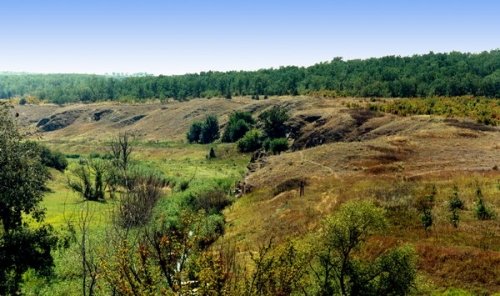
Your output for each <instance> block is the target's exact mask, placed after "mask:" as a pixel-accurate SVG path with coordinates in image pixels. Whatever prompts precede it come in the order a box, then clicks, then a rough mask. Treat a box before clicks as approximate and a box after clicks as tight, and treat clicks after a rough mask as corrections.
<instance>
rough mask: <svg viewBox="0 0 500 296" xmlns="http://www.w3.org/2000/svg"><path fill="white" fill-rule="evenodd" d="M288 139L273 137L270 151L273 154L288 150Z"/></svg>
mask: <svg viewBox="0 0 500 296" xmlns="http://www.w3.org/2000/svg"><path fill="white" fill-rule="evenodd" d="M288 148H289V145H288V140H287V139H286V138H278V139H273V140H271V141H270V142H269V152H271V153H272V154H280V153H281V152H283V151H286V150H288Z"/></svg>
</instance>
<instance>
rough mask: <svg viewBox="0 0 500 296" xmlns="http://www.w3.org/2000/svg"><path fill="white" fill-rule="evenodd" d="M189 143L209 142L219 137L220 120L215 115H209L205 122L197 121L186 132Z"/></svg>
mask: <svg viewBox="0 0 500 296" xmlns="http://www.w3.org/2000/svg"><path fill="white" fill-rule="evenodd" d="M186 138H187V140H188V142H189V143H200V144H209V143H212V142H213V141H215V140H217V138H219V121H218V120H217V117H216V116H215V115H208V116H207V117H205V120H204V121H203V122H199V121H195V122H193V123H192V124H191V126H190V127H189V131H188V133H187V134H186Z"/></svg>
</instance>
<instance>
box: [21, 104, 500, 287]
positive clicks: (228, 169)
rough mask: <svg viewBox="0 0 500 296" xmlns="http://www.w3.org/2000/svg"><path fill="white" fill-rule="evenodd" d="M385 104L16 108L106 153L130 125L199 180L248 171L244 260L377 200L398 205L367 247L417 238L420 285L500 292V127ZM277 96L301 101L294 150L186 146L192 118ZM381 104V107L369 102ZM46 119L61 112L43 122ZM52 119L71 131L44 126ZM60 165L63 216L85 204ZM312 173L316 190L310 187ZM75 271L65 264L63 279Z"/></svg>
mask: <svg viewBox="0 0 500 296" xmlns="http://www.w3.org/2000/svg"><path fill="white" fill-rule="evenodd" d="M391 102H392V101H390V100H387V101H386V102H385V103H391ZM383 104H384V102H383V101H374V100H369V99H353V98H338V99H324V98H315V97H305V96H304V97H300V96H299V97H279V98H278V97H277V98H270V99H268V100H259V101H256V100H251V99H250V98H235V99H232V100H227V99H210V100H208V99H200V100H193V101H189V102H184V103H178V102H171V103H168V104H159V103H154V104H145V105H118V104H108V103H103V104H95V105H71V106H66V107H57V106H37V105H25V106H17V107H16V109H15V111H16V112H18V113H19V115H20V116H19V118H20V120H21V121H22V122H24V123H25V124H26V126H29V127H30V128H31V129H37V130H38V131H39V133H38V134H37V135H36V136H37V137H39V138H40V140H41V141H42V142H43V143H46V144H47V145H48V146H50V147H51V148H55V149H58V150H60V151H62V152H64V153H77V154H82V155H86V154H88V153H90V152H98V153H104V152H105V149H106V144H107V142H108V141H109V138H110V137H111V136H113V135H115V134H117V133H118V132H119V131H128V132H132V133H134V134H135V135H137V141H138V142H137V146H136V150H135V152H134V153H135V154H134V155H135V156H134V157H135V158H136V159H137V160H141V161H142V163H143V164H144V165H146V166H149V167H152V168H156V169H160V170H162V171H163V172H165V173H166V174H167V175H168V176H174V177H175V178H179V179H190V178H194V179H195V181H196V183H197V184H203V183H206V184H209V183H210V182H211V181H210V180H213V179H214V178H229V179H232V180H234V181H235V182H236V180H239V179H241V180H242V181H241V183H244V184H245V185H244V186H245V187H246V189H248V190H249V192H248V193H246V194H244V195H243V196H242V197H241V198H239V199H237V200H236V201H235V202H234V203H233V204H232V205H231V206H229V207H228V208H226V209H225V210H224V215H225V220H226V227H225V234H224V236H223V237H221V238H220V239H219V241H218V242H217V246H219V247H220V246H226V245H232V246H233V247H235V249H237V250H238V253H239V254H240V255H241V256H243V257H244V256H246V255H245V254H248V253H247V251H256V250H258V249H259V247H261V246H263V245H265V244H266V243H267V242H268V241H269V239H270V238H271V237H273V238H274V242H275V243H278V244H279V243H281V242H286V241H287V239H288V238H290V237H293V238H295V239H298V240H299V241H303V242H307V241H308V240H309V239H310V238H311V236H312V235H313V234H314V233H316V232H318V231H319V230H320V226H321V223H320V221H321V220H322V219H323V218H324V217H327V216H329V215H330V214H332V213H334V212H336V211H337V209H338V208H339V206H340V205H341V204H344V203H346V202H347V201H349V200H355V199H370V200H373V201H375V203H376V204H378V205H379V206H381V207H382V208H384V209H385V210H386V213H387V214H386V217H387V219H388V221H389V222H390V227H389V228H388V230H387V231H386V232H385V233H384V234H382V235H377V236H373V237H370V239H369V240H368V241H367V246H366V249H364V252H365V256H368V257H370V256H375V255H376V254H379V253H383V252H384V250H385V249H387V248H389V247H392V246H397V245H402V244H405V243H409V244H411V245H413V246H414V248H415V250H416V253H417V256H418V260H417V267H418V278H417V283H416V284H417V290H416V291H415V293H417V294H419V293H420V294H432V293H444V292H445V291H462V292H457V293H462V294H466V292H465V291H469V292H470V293H487V294H492V293H500V281H499V279H500V272H499V270H498V268H497V267H496V266H497V265H498V263H500V235H499V233H500V222H499V221H500V220H499V219H497V218H494V219H491V220H478V219H477V218H476V216H475V211H476V208H477V203H478V192H477V191H478V189H480V191H481V194H482V197H483V201H484V203H485V204H486V206H487V207H488V208H489V209H491V210H492V211H493V212H494V213H496V215H498V214H500V200H499V199H498V198H497V196H498V195H499V194H500V172H499V170H498V166H499V165H500V158H499V157H498V151H499V149H500V146H499V145H498V143H500V129H499V128H497V127H495V126H491V125H488V126H487V125H484V124H482V123H478V122H477V121H478V120H477V118H468V117H453V118H451V117H443V116H442V115H411V114H406V115H407V116H405V117H400V116H399V115H393V114H388V113H382V112H380V111H377V110H384V108H383ZM273 105H280V106H282V107H283V108H287V109H288V110H289V113H290V115H291V119H290V120H289V121H288V124H289V126H290V129H291V132H290V138H291V143H292V151H288V152H286V153H282V154H281V155H268V156H265V157H263V158H260V159H257V160H256V161H255V162H253V163H251V164H250V165H249V166H248V168H249V169H250V170H248V169H247V164H248V162H249V160H250V157H251V155H244V154H239V153H237V152H236V150H235V147H234V145H233V144H215V145H214V147H215V151H216V154H217V155H218V158H216V159H214V160H208V159H206V155H207V154H208V151H209V147H210V145H198V144H194V145H190V144H186V143H185V133H186V132H187V130H188V128H189V125H190V124H191V122H192V121H194V120H201V119H202V118H203V117H204V116H206V115H207V114H213V115H216V116H218V117H219V122H220V123H221V125H222V127H224V125H225V124H226V122H227V120H228V118H229V114H231V112H232V111H233V110H243V111H248V112H251V113H252V114H253V115H254V117H255V118H256V117H257V116H258V114H260V113H261V112H263V111H264V110H266V109H267V108H270V107H271V106H273ZM370 105H372V106H373V105H377V106H379V107H377V108H373V107H370V110H368V107H369V106H370ZM363 107H366V108H367V109H364V108H363ZM411 113H414V112H411ZM138 115H144V116H142V117H140V118H139V117H138ZM450 115H453V114H450ZM458 115H460V114H458ZM470 116H472V115H470ZM43 118H47V119H49V121H47V122H46V123H45V124H43V125H42V124H39V123H40V120H42V119H43ZM51 121H53V123H54V126H56V127H57V126H59V128H57V129H54V130H50V131H49V130H44V126H47V124H49V123H50V122H51ZM55 123H57V125H56V124H55ZM59 123H61V124H59ZM37 124H38V125H39V127H38V128H36V125H37ZM61 126H62V127H61ZM53 174H54V176H55V177H54V180H53V181H52V182H51V183H50V184H49V186H50V188H51V189H52V192H51V193H49V194H48V195H47V196H46V199H45V202H44V203H45V205H46V207H47V209H48V211H47V221H49V222H51V223H54V224H55V225H61V224H62V222H63V221H64V215H63V214H64V213H67V212H70V211H71V210H68V209H70V208H73V209H77V210H78V207H79V206H80V205H82V202H81V199H79V198H78V197H77V196H75V194H74V193H73V192H71V191H69V189H67V188H66V186H65V178H66V174H67V173H66V174H60V173H57V172H53ZM301 182H303V183H304V184H305V188H304V196H299V191H300V183H301ZM167 192H169V191H167ZM455 193H457V194H458V196H459V197H460V199H461V200H463V201H464V202H465V207H464V208H463V209H462V210H459V211H458V215H459V222H458V224H457V225H458V227H454V226H453V224H452V222H451V221H450V215H451V212H450V210H449V205H450V196H453V195H454V194H455ZM170 194H171V193H167V199H168V196H171V195H170ZM430 195H432V196H433V198H432V201H431V202H430V203H429V205H430V206H431V215H432V220H433V222H432V225H431V226H430V227H428V229H425V227H424V225H423V222H422V219H421V215H422V213H421V211H420V207H421V205H422V204H423V203H424V202H425V199H426V198H427V197H428V196H430ZM112 207H113V202H112V201H110V202H108V203H106V204H96V212H97V213H102V214H104V216H105V215H106V213H107V211H109V210H110V209H112ZM73 213H75V212H74V210H73ZM99 215H100V214H99ZM96 217H97V216H96ZM96 220H98V219H97V218H96ZM99 223H101V222H99ZM99 223H97V224H99ZM103 223H104V222H103ZM59 260H61V261H60V262H66V260H68V259H67V257H64V256H63V257H61V258H60V259H59ZM58 268H59V267H58ZM68 272H70V271H69V270H68V268H63V269H60V270H59V275H58V276H59V278H60V282H61V284H60V285H61V286H63V285H64V284H63V283H64V282H65V281H64V280H63V278H64V274H65V273H68ZM68 277H70V278H71V280H70V281H69V282H70V283H73V284H74V283H77V282H78V274H75V275H73V276H68ZM68 285H69V284H68ZM61 289H62V290H65V289H67V291H68V293H70V292H71V291H72V292H71V293H76V291H77V290H72V289H70V288H61ZM457 289H458V290H457ZM46 293H47V292H46ZM450 293H451V292H450Z"/></svg>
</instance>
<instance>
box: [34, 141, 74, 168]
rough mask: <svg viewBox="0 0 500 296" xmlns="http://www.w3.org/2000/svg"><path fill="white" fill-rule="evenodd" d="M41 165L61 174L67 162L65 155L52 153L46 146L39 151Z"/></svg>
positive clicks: (56, 152) (57, 152)
mask: <svg viewBox="0 0 500 296" xmlns="http://www.w3.org/2000/svg"><path fill="white" fill-rule="evenodd" d="M40 156H41V158H42V163H43V164H44V165H45V166H48V167H51V168H54V169H56V170H58V171H61V172H63V171H64V170H65V169H66V168H67V167H68V160H67V159H66V157H65V155H64V154H63V153H61V152H59V151H52V150H50V149H49V148H48V147H46V146H42V151H41V155H40Z"/></svg>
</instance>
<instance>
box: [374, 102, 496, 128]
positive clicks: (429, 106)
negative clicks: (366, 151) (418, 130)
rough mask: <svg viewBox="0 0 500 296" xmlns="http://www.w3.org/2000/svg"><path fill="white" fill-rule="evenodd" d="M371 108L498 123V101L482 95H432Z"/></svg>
mask: <svg viewBox="0 0 500 296" xmlns="http://www.w3.org/2000/svg"><path fill="white" fill-rule="evenodd" d="M370 108H371V109H374V110H379V111H383V112H387V113H392V114H397V115H402V116H407V115H441V116H448V117H471V118H474V119H475V120H476V121H477V122H479V123H484V124H489V125H498V124H499V123H500V101H498V100H497V99H488V98H484V97H472V96H463V97H432V98H425V99H421V98H415V99H399V100H393V101H388V102H386V103H384V104H381V105H371V106H370Z"/></svg>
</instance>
